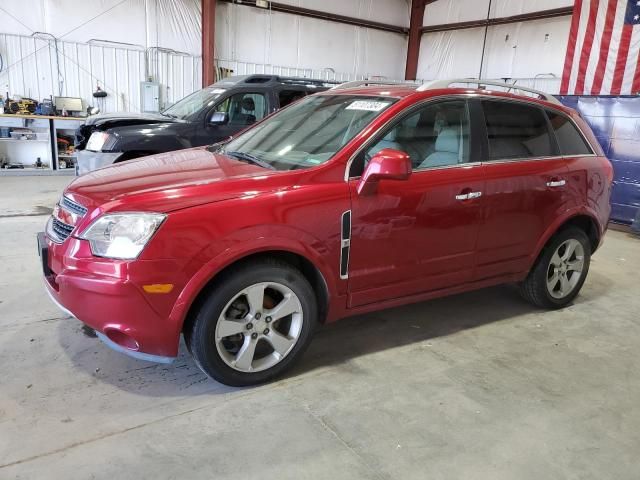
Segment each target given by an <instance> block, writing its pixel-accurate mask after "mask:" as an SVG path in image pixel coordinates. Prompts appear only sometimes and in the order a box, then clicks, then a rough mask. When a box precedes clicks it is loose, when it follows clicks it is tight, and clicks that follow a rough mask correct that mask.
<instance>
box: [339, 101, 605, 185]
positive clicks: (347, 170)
mask: <svg viewBox="0 0 640 480" xmlns="http://www.w3.org/2000/svg"><path fill="white" fill-rule="evenodd" d="M460 98H465V99H467V101H468V102H469V107H470V113H471V117H472V118H471V128H473V127H474V126H473V123H474V120H477V119H478V118H477V115H478V112H477V110H478V108H479V110H480V112H479V113H481V114H482V115H483V117H482V120H483V122H481V123H480V124H479V126H478V127H476V128H480V129H482V130H484V138H485V139H486V138H487V133H486V124H485V123H484V112H483V111H482V105H481V104H480V101H481V100H485V99H489V100H501V101H504V102H514V103H521V104H523V105H529V106H534V107H539V108H542V109H543V110H552V111H554V112H557V113H560V114H562V115H565V116H566V117H567V118H568V119H569V121H570V122H572V124H573V125H574V126H575V127H576V128H577V129H578V132H580V135H582V137H583V138H584V139H585V141H586V139H587V137H586V135H585V134H584V132H583V131H582V129H581V128H580V127H579V126H578V124H577V123H575V122H574V121H573V119H572V118H571V117H570V116H569V115H566V114H565V113H563V112H561V111H560V110H558V109H555V108H553V107H551V106H547V105H541V104H540V103H538V102H535V101H532V100H529V99H525V98H503V97H496V96H493V95H490V94H483V93H457V94H449V95H443V96H440V97H430V98H427V99H424V100H420V101H418V102H416V103H415V104H414V105H411V106H410V107H409V108H408V109H407V110H409V109H413V108H418V106H422V105H426V104H427V103H431V102H439V101H443V100H445V99H446V100H452V99H460ZM474 103H475V104H476V107H475V110H476V112H475V113H474V108H471V107H472V106H473V104H474ZM405 113H406V111H401V112H398V113H397V114H396V115H394V116H393V117H391V118H390V119H389V120H387V121H386V122H385V123H383V124H382V125H381V126H380V127H378V129H377V130H376V131H375V132H373V134H372V135H371V136H370V137H369V138H368V139H367V140H366V141H364V142H363V143H362V145H360V146H359V147H358V148H357V149H356V151H355V152H353V154H351V156H350V157H349V160H347V164H346V168H345V172H344V181H345V182H349V181H350V180H357V179H359V178H360V176H355V177H350V176H349V173H350V171H351V164H352V163H353V162H354V160H355V159H356V158H357V157H358V155H359V154H360V152H361V151H362V150H363V149H364V148H366V146H367V145H369V142H370V141H371V139H373V138H375V137H377V135H378V134H379V133H380V132H381V131H383V130H384V129H385V128H387V126H389V125H390V124H391V123H393V122H395V121H396V120H397V119H398V118H400V117H401V116H402V115H404V114H405ZM545 116H546V115H545ZM547 119H548V117H547ZM476 123H477V122H476ZM554 136H555V132H554ZM480 137H481V138H482V135H481V136H480ZM480 143H481V144H484V146H483V147H482V156H481V157H482V158H481V159H480V160H479V161H477V162H476V161H474V162H467V163H461V164H458V165H443V166H441V167H434V168H432V169H429V170H421V171H430V170H435V169H442V168H459V167H460V166H469V165H476V164H481V163H489V162H488V161H487V160H483V159H486V158H487V157H488V153H489V152H488V145H487V144H488V141H487V140H485V141H484V142H480ZM587 145H588V146H589V148H590V149H591V151H592V152H594V153H593V154H591V155H581V156H582V157H596V156H597V154H596V153H595V149H594V148H593V145H591V142H589V141H587ZM336 153H337V152H336ZM571 156H572V155H566V156H562V155H558V156H554V157H533V158H527V159H526V160H529V161H541V160H553V159H563V158H568V157H571ZM523 160H525V159H522V158H520V159H506V160H492V161H491V162H490V163H494V164H495V163H508V162H521V161H523Z"/></svg>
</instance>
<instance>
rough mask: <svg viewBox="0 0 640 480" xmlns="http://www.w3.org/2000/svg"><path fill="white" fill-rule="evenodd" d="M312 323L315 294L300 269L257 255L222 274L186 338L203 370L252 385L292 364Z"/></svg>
mask: <svg viewBox="0 0 640 480" xmlns="http://www.w3.org/2000/svg"><path fill="white" fill-rule="evenodd" d="M316 324H317V305H316V299H315V295H314V293H313V289H312V288H311V285H309V282H308V281H307V280H306V278H305V277H304V276H303V275H302V273H300V272H299V271H298V270H297V269H295V268H293V267H292V266H290V265H288V264H286V263H281V262H276V261H260V262H258V263H255V264H245V265H243V266H242V267H240V268H235V269H233V270H232V271H229V272H227V273H226V274H225V275H224V278H222V279H220V281H219V282H218V285H217V287H215V288H214V289H213V290H212V292H211V294H210V295H209V297H208V298H207V299H206V300H205V301H204V303H203V304H202V306H201V307H200V310H199V311H198V313H197V316H196V318H195V320H194V322H193V324H192V325H191V327H190V328H189V329H188V331H186V332H185V339H186V342H187V345H188V347H189V350H190V351H191V353H192V355H193V357H194V359H195V361H196V363H197V364H198V366H199V367H200V369H201V370H202V371H203V372H204V373H206V374H207V375H209V376H211V377H212V378H214V379H216V380H218V381H219V382H222V383H224V384H227V385H232V386H244V385H253V384H257V383H262V382H265V381H268V380H270V379H271V378H273V377H275V376H277V375H280V374H281V373H283V372H284V371H285V370H286V369H287V368H289V367H290V366H292V365H293V364H294V363H295V362H296V360H297V359H298V358H299V357H300V356H301V355H302V353H303V352H304V350H305V349H306V347H307V345H308V344H309V342H310V340H311V337H312V334H313V331H314V330H315V327H316Z"/></svg>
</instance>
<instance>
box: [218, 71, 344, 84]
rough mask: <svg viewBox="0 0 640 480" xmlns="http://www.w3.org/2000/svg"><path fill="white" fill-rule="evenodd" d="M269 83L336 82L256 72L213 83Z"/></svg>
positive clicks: (334, 82) (333, 82)
mask: <svg viewBox="0 0 640 480" xmlns="http://www.w3.org/2000/svg"><path fill="white" fill-rule="evenodd" d="M269 83H282V84H287V85H302V86H316V87H330V86H332V85H336V84H337V83H338V82H336V81H334V80H323V79H320V78H304V77H282V76H280V75H270V74H263V73H256V74H251V75H233V76H231V77H225V78H221V79H220V80H218V81H217V82H216V83H214V84H213V85H242V84H269Z"/></svg>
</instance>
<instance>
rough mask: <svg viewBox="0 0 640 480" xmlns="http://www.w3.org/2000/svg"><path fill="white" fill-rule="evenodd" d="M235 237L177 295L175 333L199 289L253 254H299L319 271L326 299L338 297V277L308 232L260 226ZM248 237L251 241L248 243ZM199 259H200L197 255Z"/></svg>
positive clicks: (173, 321) (323, 252) (174, 310)
mask: <svg viewBox="0 0 640 480" xmlns="http://www.w3.org/2000/svg"><path fill="white" fill-rule="evenodd" d="M283 230H286V232H285V231H283ZM292 230H295V232H292ZM235 236H236V235H234V237H235ZM237 237H238V238H235V239H232V238H227V239H225V240H224V244H227V245H231V246H230V247H229V248H227V249H225V250H224V251H222V252H220V253H217V254H216V255H215V256H213V257H212V258H210V259H209V260H208V261H207V262H206V263H205V264H204V265H202V267H200V268H199V269H198V270H197V272H196V273H195V274H194V275H193V276H191V278H190V280H189V281H188V282H187V284H186V285H185V287H184V288H183V289H182V291H181V292H180V294H179V296H178V299H177V300H176V302H175V304H174V307H173V309H172V311H171V314H170V317H169V318H170V320H171V323H172V324H173V325H175V326H176V333H177V334H178V333H179V332H180V331H181V330H182V326H183V323H184V321H185V319H186V316H187V314H188V312H189V309H190V308H191V305H192V304H193V302H194V301H195V299H196V298H197V296H198V295H199V294H200V292H201V291H202V289H203V288H204V287H205V286H206V285H207V284H208V283H209V282H210V281H211V280H212V279H213V278H215V276H216V275H218V274H219V273H220V272H221V271H223V270H224V269H225V268H227V267H228V266H230V265H232V264H233V263H235V262H237V261H239V260H241V259H243V258H245V257H248V256H250V255H253V254H256V253H261V252H270V251H271V252H274V251H280V252H287V253H292V254H296V255H299V256H301V257H303V258H305V259H306V260H307V261H309V262H310V263H311V264H312V265H314V266H315V267H316V268H317V270H318V271H319V272H320V274H321V275H322V277H323V279H324V281H325V284H326V285H327V290H328V293H329V298H335V297H336V296H338V295H339V294H340V290H341V288H340V287H341V285H338V283H337V278H338V276H337V274H336V272H335V271H334V269H333V268H331V266H330V265H329V264H328V263H327V262H326V260H325V258H326V257H327V255H326V252H325V251H324V247H323V245H322V243H321V242H320V241H319V240H318V239H316V238H314V237H313V236H312V235H310V234H309V233H307V232H304V231H300V230H297V229H294V228H292V227H287V226H277V227H267V228H265V227H264V226H263V227H256V228H251V229H245V230H243V231H242V234H241V235H238V236H237ZM248 238H253V240H247V239H248ZM294 239H295V240H294ZM238 240H240V241H238ZM199 257H200V258H201V256H200V255H199Z"/></svg>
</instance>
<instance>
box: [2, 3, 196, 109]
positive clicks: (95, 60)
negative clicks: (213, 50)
mask: <svg viewBox="0 0 640 480" xmlns="http://www.w3.org/2000/svg"><path fill="white" fill-rule="evenodd" d="M200 8H201V7H200V0H92V1H88V2H80V1H77V0H2V2H1V3H0V15H1V16H2V18H3V21H2V25H1V26H0V32H2V33H1V34H0V55H1V56H2V68H1V69H0V94H2V95H3V96H5V95H6V93H7V92H9V94H10V95H12V96H13V95H20V96H26V97H32V98H34V99H36V100H38V101H41V100H42V99H43V98H45V97H48V96H49V95H52V94H53V95H54V96H55V95H59V96H70V97H81V98H82V99H83V100H84V103H85V104H86V105H97V106H99V107H100V109H101V110H102V111H103V112H114V111H139V109H140V82H142V81H145V80H148V79H149V77H150V78H151V79H152V80H153V81H155V82H158V83H160V98H161V104H164V105H168V104H171V103H174V102H175V101H177V100H179V99H180V98H182V97H184V96H185V95H187V94H189V93H191V92H192V91H194V90H197V89H199V88H200V87H201V83H202V80H201V78H202V77H201V75H202V59H201V13H200ZM25 12H29V13H28V15H26V14H25ZM38 32H40V33H38ZM54 38H55V41H54ZM56 47H57V48H56ZM97 85H99V86H100V87H101V88H102V89H103V90H105V91H106V92H107V94H108V96H107V97H106V98H105V99H104V100H96V99H94V98H93V97H92V92H93V91H95V89H96V86H97Z"/></svg>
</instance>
